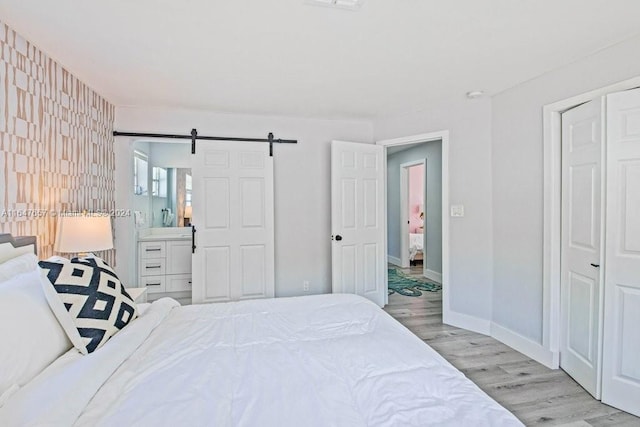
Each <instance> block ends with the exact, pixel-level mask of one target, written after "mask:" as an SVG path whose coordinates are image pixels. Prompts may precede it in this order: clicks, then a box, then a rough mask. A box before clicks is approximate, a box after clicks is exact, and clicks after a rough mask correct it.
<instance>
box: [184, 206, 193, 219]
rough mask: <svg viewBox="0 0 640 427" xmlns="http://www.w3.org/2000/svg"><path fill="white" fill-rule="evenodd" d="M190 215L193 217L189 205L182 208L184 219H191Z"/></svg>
mask: <svg viewBox="0 0 640 427" xmlns="http://www.w3.org/2000/svg"><path fill="white" fill-rule="evenodd" d="M191 215H193V208H192V207H191V205H189V206H185V207H184V217H185V218H191Z"/></svg>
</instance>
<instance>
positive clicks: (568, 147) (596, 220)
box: [560, 100, 603, 399]
mask: <svg viewBox="0 0 640 427" xmlns="http://www.w3.org/2000/svg"><path fill="white" fill-rule="evenodd" d="M601 117H602V101H601V100H595V101H591V102H588V103H586V104H583V105H580V106H578V107H576V108H574V109H572V110H569V111H567V112H566V113H564V114H563V115H562V258H561V271H562V281H561V305H560V307H561V328H562V329H561V333H560V367H561V368H562V369H563V370H565V371H566V372H567V373H568V374H569V375H571V376H572V377H573V378H574V379H575V380H576V381H577V382H578V383H579V384H580V385H581V386H582V387H584V388H585V390H587V391H588V392H589V393H591V394H592V395H593V396H594V397H596V398H598V399H599V398H600V343H601V339H600V338H601V333H600V329H601V324H602V323H601V314H600V313H601V306H602V289H601V280H600V277H601V276H600V257H601V255H600V254H601V248H600V242H601V238H600V233H601V218H602V215H601V209H602V204H601V193H602V191H601V182H602V177H601V175H602V151H603V141H602V119H601Z"/></svg>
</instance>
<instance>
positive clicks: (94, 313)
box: [39, 257, 138, 354]
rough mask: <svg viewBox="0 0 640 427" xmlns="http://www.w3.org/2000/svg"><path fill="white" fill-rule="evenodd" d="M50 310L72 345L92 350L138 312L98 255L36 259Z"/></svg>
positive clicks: (111, 270)
mask: <svg viewBox="0 0 640 427" xmlns="http://www.w3.org/2000/svg"><path fill="white" fill-rule="evenodd" d="M39 265H40V267H41V268H42V269H43V270H44V272H45V273H46V278H47V279H48V280H46V279H44V278H43V289H44V293H45V296H46V297H47V301H48V302H49V306H50V307H51V310H52V311H53V313H54V314H55V316H56V318H57V319H58V321H59V322H60V324H61V325H62V328H63V329H64V330H65V332H66V333H67V335H68V336H69V339H70V340H71V342H72V343H73V345H74V346H75V347H76V348H77V349H78V350H80V352H81V353H82V354H88V353H92V352H94V351H95V350H97V349H98V348H100V347H101V346H102V345H104V343H106V342H107V340H108V339H109V338H111V337H112V336H113V335H115V334H116V333H117V332H118V331H119V330H120V329H122V328H124V327H125V326H126V325H127V324H128V323H129V322H131V321H132V320H133V319H135V318H136V317H137V316H138V312H137V309H136V304H135V302H134V301H133V299H132V298H131V297H130V296H129V294H128V293H127V291H126V290H125V289H124V286H122V283H120V280H119V279H118V276H116V273H115V272H114V271H113V269H112V268H111V267H109V265H108V264H107V263H106V262H104V261H103V260H102V259H100V258H98V257H86V258H73V259H72V260H68V259H65V258H60V257H55V258H51V259H49V260H47V261H40V263H39Z"/></svg>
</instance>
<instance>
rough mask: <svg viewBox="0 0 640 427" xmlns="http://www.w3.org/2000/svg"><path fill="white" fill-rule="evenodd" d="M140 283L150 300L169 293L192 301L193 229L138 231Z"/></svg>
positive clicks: (186, 302)
mask: <svg viewBox="0 0 640 427" xmlns="http://www.w3.org/2000/svg"><path fill="white" fill-rule="evenodd" d="M138 286H139V287H144V288H146V289H147V301H154V300H157V299H159V298H162V297H165V296H168V297H171V298H174V299H176V300H178V301H179V302H180V303H181V304H191V228H189V227H163V228H147V229H142V230H140V231H139V235H138Z"/></svg>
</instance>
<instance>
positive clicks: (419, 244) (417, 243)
mask: <svg viewBox="0 0 640 427" xmlns="http://www.w3.org/2000/svg"><path fill="white" fill-rule="evenodd" d="M423 249H424V235H423V234H422V233H420V234H416V233H409V259H410V260H411V261H413V260H414V258H415V257H416V254H417V253H418V252H422V250H423Z"/></svg>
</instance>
